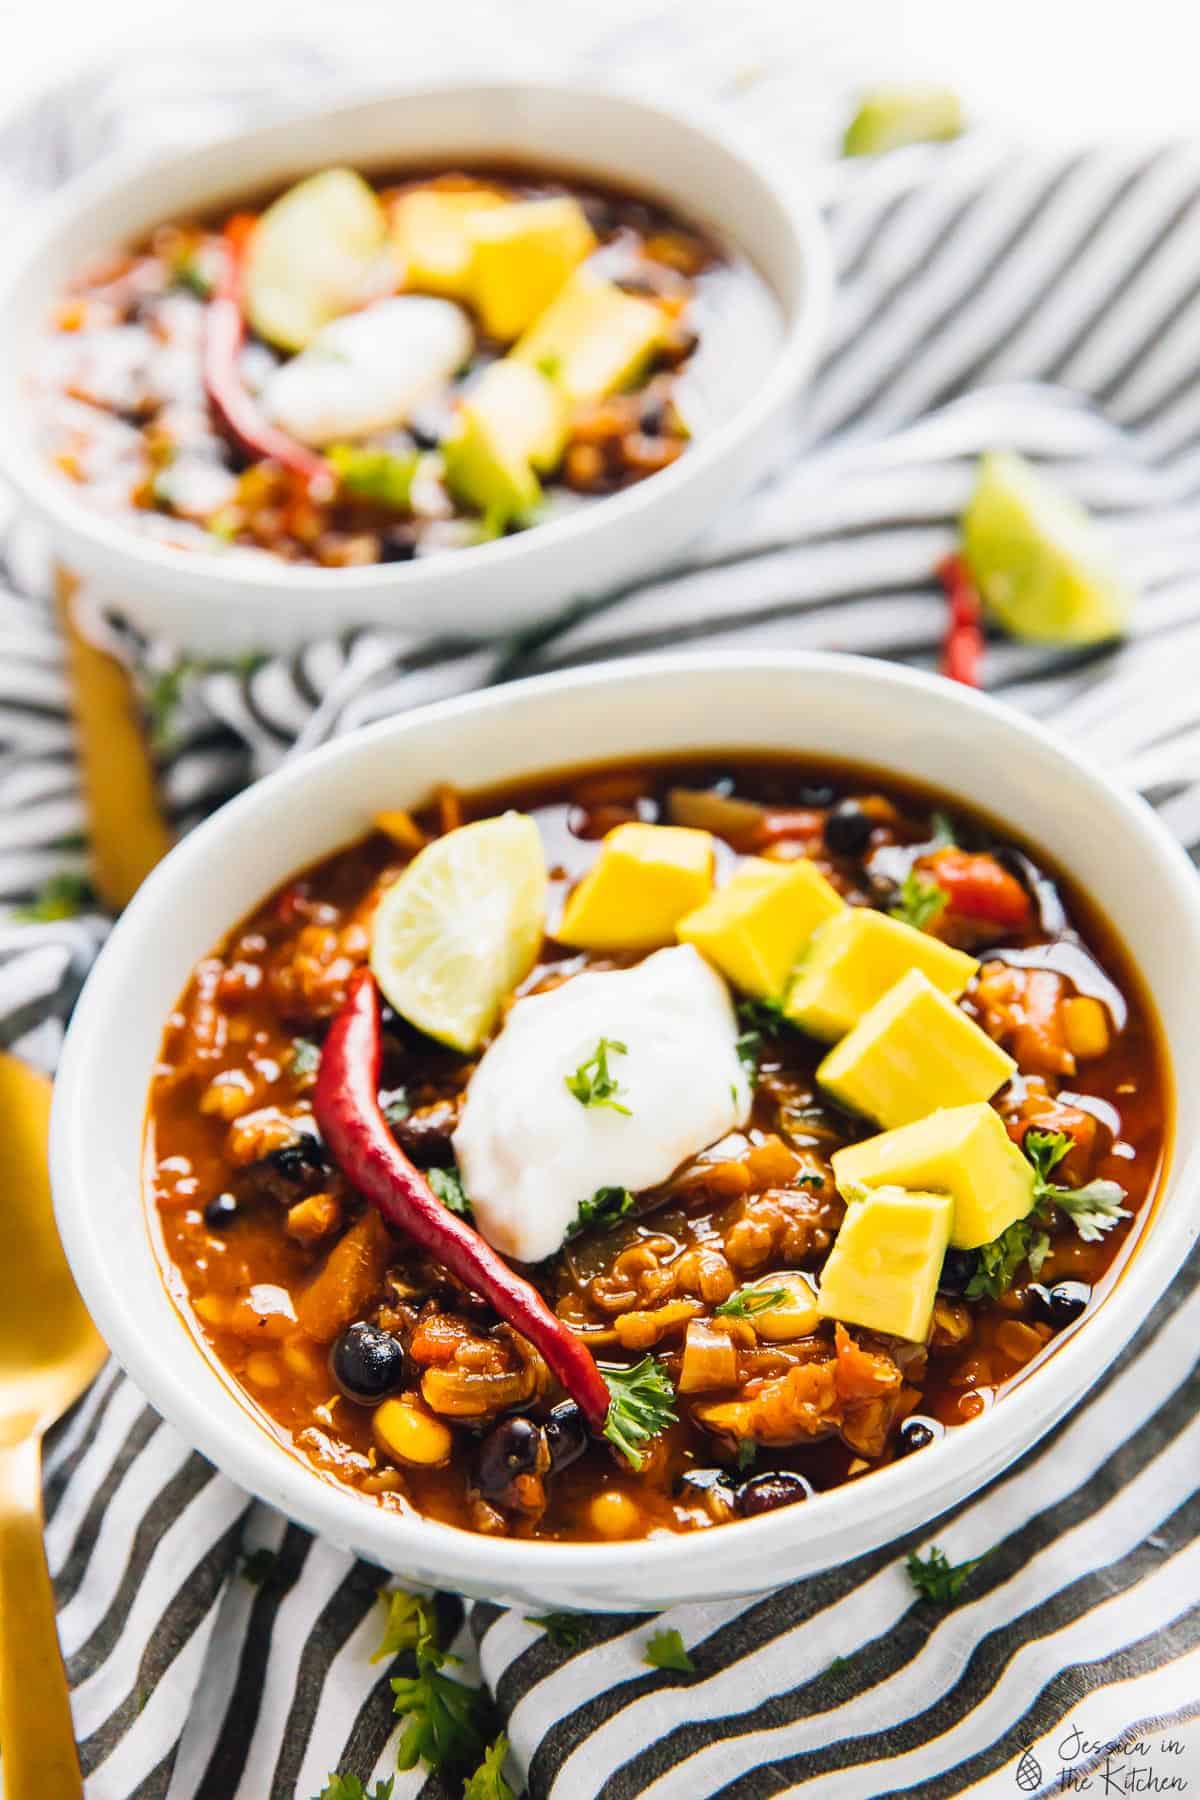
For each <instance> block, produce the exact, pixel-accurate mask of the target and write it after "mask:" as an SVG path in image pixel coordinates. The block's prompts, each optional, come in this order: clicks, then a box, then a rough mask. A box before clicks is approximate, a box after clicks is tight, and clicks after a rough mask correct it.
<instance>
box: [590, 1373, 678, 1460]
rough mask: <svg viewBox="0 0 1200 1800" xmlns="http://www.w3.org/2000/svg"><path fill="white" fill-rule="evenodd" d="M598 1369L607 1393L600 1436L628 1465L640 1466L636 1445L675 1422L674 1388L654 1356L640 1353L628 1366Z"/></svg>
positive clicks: (640, 1456)
mask: <svg viewBox="0 0 1200 1800" xmlns="http://www.w3.org/2000/svg"><path fill="white" fill-rule="evenodd" d="M599 1368H600V1373H601V1374H602V1375H603V1377H604V1380H605V1383H606V1385H607V1387H608V1392H609V1396H610V1399H609V1407H608V1420H607V1422H606V1424H605V1427H604V1435H605V1437H606V1438H607V1439H608V1441H609V1443H610V1444H615V1445H616V1447H617V1449H618V1450H619V1451H620V1452H621V1455H622V1456H623V1457H624V1458H625V1460H626V1462H627V1463H628V1464H629V1465H630V1467H631V1468H634V1469H640V1468H641V1466H642V1464H643V1462H644V1461H645V1458H644V1457H643V1455H642V1453H641V1450H640V1449H639V1448H638V1446H639V1445H640V1444H644V1443H646V1442H647V1440H648V1439H650V1438H653V1437H657V1436H658V1434H659V1432H660V1431H665V1430H666V1428H667V1426H668V1425H673V1424H674V1423H675V1417H676V1414H675V1390H674V1388H673V1387H672V1386H671V1383H670V1381H669V1380H668V1378H667V1373H666V1370H665V1369H664V1368H663V1366H662V1364H661V1363H660V1362H659V1360H658V1358H657V1357H654V1356H643V1358H642V1360H641V1362H639V1363H635V1364H634V1366H633V1367H632V1369H620V1368H614V1367H612V1366H611V1364H605V1363H601V1364H600V1365H599Z"/></svg>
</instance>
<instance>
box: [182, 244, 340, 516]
mask: <svg viewBox="0 0 1200 1800" xmlns="http://www.w3.org/2000/svg"><path fill="white" fill-rule="evenodd" d="M250 224H251V222H250V221H248V220H247V218H246V215H245V214H242V213H238V214H237V215H235V217H234V218H233V219H231V220H230V222H229V226H228V228H227V229H226V232H225V270H224V273H223V275H222V277H221V280H220V282H219V283H218V285H217V288H216V291H215V292H214V294H213V296H212V298H211V300H210V301H209V302H208V306H207V308H206V311H205V321H204V391H205V393H206V394H207V395H208V397H209V399H210V400H211V402H212V404H213V406H214V407H215V408H216V409H217V412H218V413H219V414H220V416H221V418H222V419H223V420H224V421H225V424H226V425H227V426H228V428H229V430H230V431H231V432H232V433H233V435H234V437H235V438H236V439H237V441H238V443H239V444H240V445H241V446H242V448H243V449H244V450H247V451H249V453H250V454H251V455H252V456H269V457H271V458H272V459H273V460H274V461H275V462H277V463H280V464H282V466H283V467H284V468H285V469H291V470H292V472H293V473H294V474H296V475H301V476H303V477H304V479H305V480H306V481H311V480H312V478H313V477H314V476H317V475H327V474H328V473H329V466H328V464H327V463H326V462H325V460H324V458H323V457H320V456H315V455H314V454H313V452H312V451H311V450H309V449H307V448H306V447H305V446H304V445H303V444H299V443H297V442H296V440H295V438H292V437H289V436H288V434H287V432H286V431H280V430H279V428H278V426H275V425H272V424H271V422H270V420H269V419H266V418H264V416H263V414H262V412H261V411H260V410H259V407H258V403H257V401H256V400H255V399H254V396H253V395H252V394H251V393H250V391H249V390H248V388H247V387H246V386H245V383H244V382H243V381H242V377H241V372H240V370H239V368H238V357H239V355H240V354H241V349H242V344H243V342H244V340H245V335H246V323H245V320H244V319H243V317H242V307H241V301H240V298H239V289H240V286H241V265H242V257H243V255H244V253H245V248H246V244H247V242H248V241H249V236H250Z"/></svg>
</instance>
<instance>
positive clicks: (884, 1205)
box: [817, 1187, 954, 1344]
mask: <svg viewBox="0 0 1200 1800" xmlns="http://www.w3.org/2000/svg"><path fill="white" fill-rule="evenodd" d="M953 1212H954V1202H953V1200H951V1198H950V1196H949V1195H948V1194H924V1193H907V1192H905V1190H904V1189H903V1188H898V1187H884V1188H879V1189H878V1190H877V1192H875V1193H873V1194H869V1195H867V1197H866V1198H865V1199H863V1200H856V1201H855V1202H854V1203H853V1204H852V1205H851V1206H849V1207H848V1208H847V1210H846V1216H845V1218H844V1219H843V1220H842V1224H841V1229H840V1230H839V1232H838V1234H837V1237H836V1239H835V1240H834V1245H833V1249H832V1250H831V1251H830V1252H829V1255H828V1257H827V1259H826V1262H825V1267H824V1268H823V1269H822V1271H821V1285H820V1288H819V1290H818V1292H817V1311H818V1312H819V1313H820V1314H821V1316H822V1317H823V1318H826V1319H841V1320H842V1321H843V1323H845V1324H847V1325H864V1326H865V1327H866V1328H867V1330H868V1331H886V1332H888V1333H890V1334H891V1335H892V1336H894V1337H901V1338H908V1339H910V1340H911V1341H912V1342H913V1343H917V1344H921V1343H924V1341H925V1339H926V1337H927V1336H928V1333H929V1321H930V1319H931V1318H932V1317H933V1302H934V1299H935V1297H936V1295H937V1286H938V1278H939V1276H940V1275H941V1272H942V1258H943V1257H944V1256H945V1254H946V1246H947V1244H948V1243H949V1241H950V1223H951V1217H952V1215H953Z"/></svg>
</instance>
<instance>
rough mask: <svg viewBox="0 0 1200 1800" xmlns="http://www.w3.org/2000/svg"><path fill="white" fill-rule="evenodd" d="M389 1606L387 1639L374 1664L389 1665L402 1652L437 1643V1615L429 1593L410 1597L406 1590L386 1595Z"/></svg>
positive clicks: (380, 1641) (396, 1590) (374, 1658)
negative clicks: (389, 1661)
mask: <svg viewBox="0 0 1200 1800" xmlns="http://www.w3.org/2000/svg"><path fill="white" fill-rule="evenodd" d="M379 1598H380V1599H381V1600H383V1601H384V1602H385V1603H386V1605H387V1618H386V1620H385V1621H384V1626H383V1636H382V1637H381V1638H380V1640H379V1648H378V1650H376V1652H375V1654H374V1656H372V1658H371V1661H372V1662H373V1663H377V1662H386V1661H388V1660H389V1658H391V1657H393V1656H399V1655H400V1653H401V1651H402V1650H416V1649H418V1648H419V1646H420V1645H421V1644H426V1645H428V1644H434V1645H436V1643H437V1613H436V1611H435V1610H434V1604H433V1600H432V1598H431V1596H430V1595H428V1594H410V1593H409V1592H408V1590H407V1589H406V1588H396V1589H395V1591H394V1592H392V1593H387V1592H384V1593H382V1594H381V1595H380V1596H379Z"/></svg>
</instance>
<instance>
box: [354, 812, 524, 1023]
mask: <svg viewBox="0 0 1200 1800" xmlns="http://www.w3.org/2000/svg"><path fill="white" fill-rule="evenodd" d="M545 907H546V863H545V858H544V856H543V854H542V842H541V838H540V837H539V836H538V829H537V826H536V825H535V824H534V822H533V820H532V819H531V818H529V817H528V816H527V815H526V814H525V813H517V812H507V813H502V814H501V815H500V817H499V818H495V819H480V820H478V821H477V822H476V823H475V824H473V825H463V826H460V828H459V829H458V830H457V831H451V832H448V833H447V834H446V836H445V837H440V838H435V839H434V841H433V843H431V844H427V845H426V846H425V848H424V849H423V850H421V851H420V852H418V854H417V855H416V856H415V857H414V858H413V860H412V862H410V863H409V865H408V867H407V868H406V869H405V870H404V873H403V874H402V875H401V876H400V878H399V880H398V881H396V882H395V883H394V884H393V885H392V886H391V887H390V888H387V889H386V890H385V892H384V895H383V898H382V899H381V901H380V902H379V906H378V908H377V909H376V912H375V918H374V921H373V923H372V927H371V968H372V970H373V971H374V975H375V979H376V981H377V982H378V983H379V986H380V988H381V990H382V992H383V994H384V996H385V998H386V999H387V1000H388V1001H389V1002H390V1003H391V1005H392V1006H394V1007H395V1009H396V1011H397V1012H398V1013H400V1014H402V1015H403V1017H404V1018H406V1019H407V1020H408V1021H409V1023H410V1024H411V1025H415V1026H417V1028H418V1030H420V1031H425V1032H428V1034H429V1036H430V1037H435V1038H440V1039H441V1041H442V1042H443V1043H445V1044H451V1045H453V1047H454V1048H455V1049H456V1050H464V1051H471V1050H477V1049H478V1048H479V1046H480V1044H482V1043H483V1041H484V1039H485V1038H486V1037H487V1035H488V1033H489V1032H490V1031H491V1030H492V1028H493V1026H494V1025H495V1023H496V1020H497V1018H498V1017H499V1015H500V1008H501V1006H502V1005H503V1003H504V1001H505V999H506V998H507V996H508V995H509V994H510V993H511V992H512V990H513V988H514V987H516V985H517V983H518V982H519V981H520V980H521V979H522V978H523V977H524V976H525V975H527V974H528V973H529V970H530V969H531V968H532V966H533V963H534V959H535V958H536V956H537V953H538V949H539V947H540V945H541V941H542V926H543V919H544V915H545Z"/></svg>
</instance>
